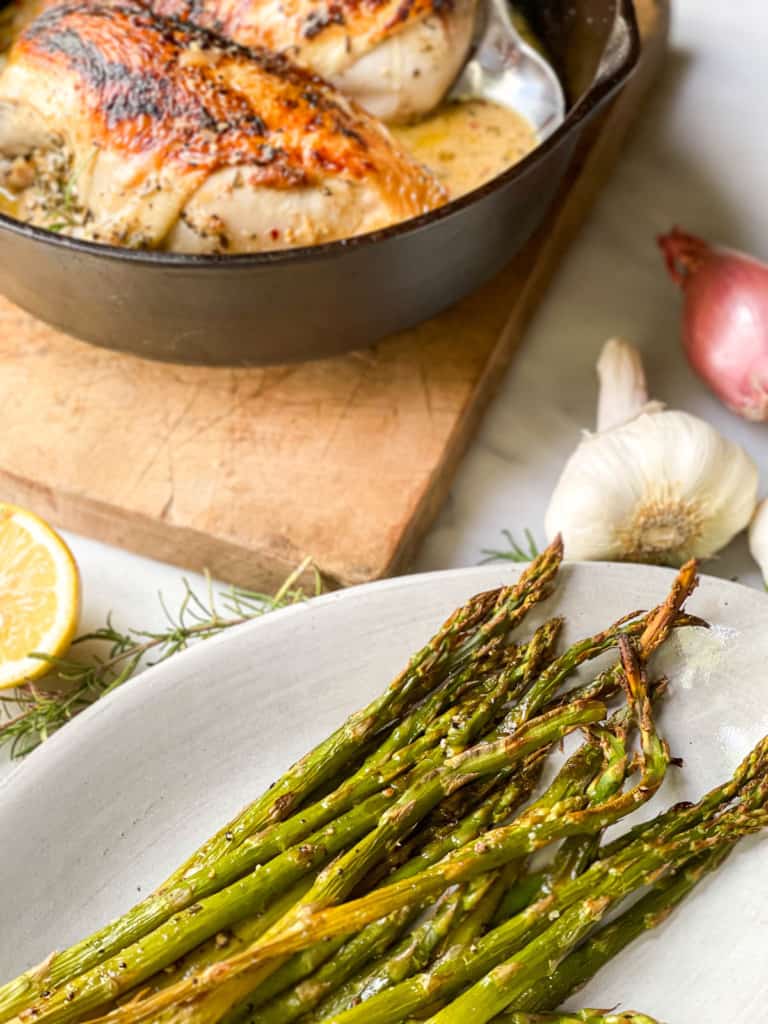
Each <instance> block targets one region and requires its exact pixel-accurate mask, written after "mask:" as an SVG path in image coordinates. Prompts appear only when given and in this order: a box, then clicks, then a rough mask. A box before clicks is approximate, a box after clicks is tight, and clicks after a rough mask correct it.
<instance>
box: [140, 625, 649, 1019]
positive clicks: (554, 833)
mask: <svg viewBox="0 0 768 1024" xmlns="http://www.w3.org/2000/svg"><path fill="white" fill-rule="evenodd" d="M621 651H622V658H623V660H624V663H625V671H626V673H627V683H626V685H627V689H628V694H629V697H630V700H631V701H632V704H633V708H634V713H635V715H636V717H637V719H638V721H639V723H640V730H641V738H642V749H643V769H644V770H643V775H642V777H641V779H640V781H639V782H638V784H637V785H636V786H635V787H633V789H631V790H630V791H629V792H628V793H626V794H620V795H618V796H616V797H614V798H613V799H612V800H608V801H606V803H605V804H603V805H600V806H598V807H593V808H586V809H582V810H568V811H566V813H561V812H562V810H563V805H562V804H560V805H556V806H555V807H549V808H542V807H538V808H537V807H536V805H534V807H533V808H532V809H531V810H530V811H529V812H528V813H527V814H525V815H523V816H522V818H521V819H519V820H518V822H516V823H515V824H513V825H512V826H506V827H502V828H500V829H496V830H494V831H492V832H490V833H488V834H487V835H486V836H485V837H484V838H483V840H482V843H481V845H479V847H478V844H469V846H470V847H471V849H467V848H462V849H461V850H459V851H457V852H456V854H453V855H451V856H449V857H448V858H447V859H446V860H444V861H443V862H441V863H440V864H438V865H435V866H434V867H432V868H428V869H427V870H425V871H424V872H422V873H421V875H419V876H417V878H415V879H413V880H408V881H406V882H398V883H394V884H392V885H390V886H386V887H385V888H384V889H381V890H379V891H378V892H373V893H370V894H369V895H368V896H366V897H363V898H362V899H359V900H356V901H352V902H351V903H347V904H346V905H345V906H344V907H341V908H335V909H334V908H331V909H327V910H318V909H317V908H318V906H328V904H329V903H334V902H337V901H338V900H339V899H341V898H343V896H344V895H345V894H346V893H348V892H349V891H350V889H351V887H352V886H353V885H354V884H355V882H356V881H357V880H358V879H359V877H360V872H361V870H362V868H363V866H365V865H367V863H368V860H369V857H370V855H371V854H372V853H374V852H375V853H377V855H378V852H379V848H380V845H381V842H382V839H383V838H385V837H386V836H388V835H390V834H391V832H392V829H391V826H392V825H393V824H395V826H397V825H400V826H401V827H402V823H403V821H406V822H407V827H410V826H411V824H413V822H414V820H418V817H416V816H417V815H418V814H423V813H424V808H423V803H422V802H421V800H416V801H414V799H413V795H412V794H410V795H409V794H406V796H404V797H403V798H402V799H401V801H400V802H399V806H398V807H395V808H393V811H392V813H391V814H390V815H389V816H388V817H387V816H385V817H386V818H387V821H386V823H385V828H384V830H383V831H379V830H377V833H378V835H377V834H372V836H370V837H368V838H367V839H366V840H363V842H362V843H361V844H360V847H361V848H362V852H361V849H358V848H355V849H354V850H352V851H350V852H349V853H348V854H346V855H345V856H343V857H341V858H340V859H339V860H338V861H336V862H334V864H332V865H331V866H330V867H329V869H328V871H327V872H324V873H321V876H320V877H319V879H318V881H317V882H316V884H315V886H314V887H313V889H312V890H311V891H310V893H309V894H308V896H307V897H306V898H305V901H302V903H301V904H300V905H299V906H298V907H297V908H295V909H294V910H293V911H292V912H291V914H290V915H289V918H288V919H287V920H285V921H283V922H280V924H279V925H278V926H276V928H279V929H280V931H279V933H278V934H277V936H273V934H272V932H270V933H268V935H267V936H265V937H264V939H263V940H262V941H261V942H259V943H256V944H255V945H254V946H253V947H251V949H250V950H248V951H246V952H244V953H242V954H240V955H239V956H235V957H233V958H231V959H230V960H229V961H226V962H224V963H222V964H220V965H218V969H217V972H216V977H217V979H219V980H222V979H224V978H225V977H226V976H230V977H233V978H237V977H238V976H241V975H242V977H239V980H238V981H237V983H233V984H232V985H231V988H230V991H228V992H222V991H221V988H219V989H218V991H217V993H216V996H215V998H213V999H212V1000H211V1005H210V1007H209V1008H207V1009H206V1010H205V1011H201V1014H200V1016H199V1017H198V1018H196V1019H199V1020H209V1019H213V1020H215V1019H218V1018H217V1016H216V1014H218V1015H219V1016H221V1015H222V1014H223V1013H224V1012H226V1010H228V1009H229V1008H230V1007H231V1006H232V1005H235V1003H236V1002H238V1001H239V1000H240V999H242V998H244V997H245V996H246V995H247V994H248V992H249V991H251V990H252V989H253V987H255V984H256V983H257V982H258V981H260V980H261V979H262V978H263V977H264V976H265V973H264V972H263V971H262V972H261V973H259V971H258V970H257V969H256V968H257V965H258V966H259V967H261V965H263V964H264V963H265V962H267V961H269V960H270V959H274V958H276V957H280V956H283V955H284V954H287V953H291V952H294V951H295V950H298V949H301V948H304V947H305V946H307V945H310V944H311V943H312V942H313V941H315V940H316V939H320V938H325V937H331V936H333V935H338V934H345V933H346V934H349V933H350V932H352V931H357V930H358V929H359V928H360V927H363V926H364V925H366V924H368V923H370V922H371V921H373V920H375V919H377V918H379V917H383V916H385V915H386V914H388V913H390V912H392V911H395V910H398V909H400V908H401V907H404V906H407V905H409V903H413V902H414V901H416V902H419V901H420V900H421V899H422V898H426V897H427V896H429V895H430V894H431V893H436V892H439V891H441V890H442V889H444V888H446V887H447V886H448V885H450V884H452V883H453V882H458V881H462V880H464V879H465V878H470V877H474V876H475V875H477V874H482V873H484V871H486V870H492V869H494V868H497V867H500V866H501V865H503V864H504V863H507V862H508V861H509V860H512V859H516V858H519V857H521V856H523V855H524V854H525V853H528V852H532V851H533V850H534V849H537V848H539V847H540V846H542V845H546V844H547V843H549V842H551V841H552V840H553V839H555V838H560V837H562V836H565V835H569V834H579V833H582V832H592V831H600V830H601V829H603V828H605V827H606V826H607V825H608V824H610V823H611V822H613V821H615V820H617V819H618V818H620V817H622V816H623V815H624V814H626V813H627V812H628V811H630V810H632V809H634V808H635V807H636V806H638V804H639V803H641V802H642V801H643V800H645V799H648V798H649V797H650V796H651V795H652V793H653V792H655V790H656V788H658V785H659V784H660V782H661V779H662V778H663V774H664V770H665V768H666V764H667V761H668V754H667V751H666V747H665V745H664V743H663V742H662V741H661V740H659V738H658V737H657V735H656V733H655V728H654V726H653V720H652V716H651V713H650V700H649V698H648V695H647V690H646V687H645V680H644V676H643V675H642V673H641V672H639V669H638V666H637V660H636V658H635V656H634V654H633V652H632V648H631V646H630V644H629V641H628V640H626V638H625V639H624V640H623V641H622V642H621ZM603 711H604V708H603V709H600V710H599V711H598V716H599V717H602V713H603ZM538 721H544V722H549V721H551V719H550V718H549V716H547V715H545V716H542V718H541V719H539V720H534V722H533V723H531V724H532V725H534V726H535V728H534V732H536V731H539V730H540V726H537V725H536V723H537V722H538ZM526 729H529V727H525V729H523V730H521V731H520V733H519V734H518V735H520V734H521V733H522V734H525V733H526ZM511 739H512V740H513V743H515V744H516V745H517V746H518V747H519V745H520V743H521V740H520V739H517V740H515V738H514V737H512V738H511ZM538 745H539V746H541V745H542V744H541V741H539V743H538ZM478 750H480V751H481V752H482V753H481V754H480V755H479V756H480V757H481V758H482V757H486V758H488V757H490V761H487V763H488V764H491V763H495V764H498V761H494V759H495V758H498V756H499V753H500V751H499V749H498V744H496V745H494V744H488V745H481V747H479V748H475V751H470V752H468V754H465V755H462V756H461V757H460V758H456V759H454V761H453V762H449V765H451V766H452V768H450V769H448V770H449V772H450V771H451V770H453V769H454V768H455V767H456V766H455V762H459V765H458V770H459V773H460V774H461V775H462V776H463V777H465V776H466V773H467V772H468V771H469V770H470V765H471V763H472V761H471V759H473V758H476V757H477V756H478V755H477V753H476V751H478ZM448 778H449V776H445V775H443V776H442V777H440V775H439V773H438V776H437V778H433V779H430V780H428V782H427V784H426V786H427V788H426V789H424V790H423V793H424V794H428V793H429V792H430V791H431V792H432V793H433V794H434V800H435V801H436V800H437V799H439V793H443V794H444V793H445V792H448V791H449V789H448V788H446V787H445V786H444V785H443V783H444V782H445V781H446V780H447V779H448ZM465 781H466V778H465ZM580 803H581V802H580V801H579V804H580ZM400 808H403V810H400ZM395 831H397V827H396V828H395ZM273 931H274V930H273ZM307 939H308V940H309V941H305V940H307ZM250 968H254V970H253V971H252V970H251V969H250ZM267 973H268V972H267ZM195 980H196V981H197V983H198V985H197V988H196V991H195V993H194V995H195V1002H197V1003H198V1004H199V1003H200V1002H201V998H202V996H203V994H204V992H208V991H212V990H213V989H216V988H217V986H216V984H215V983H213V981H212V979H211V978H208V979H207V980H206V978H205V975H204V976H203V977H201V978H199V979H195ZM175 994H176V995H177V996H178V997H180V998H181V999H184V998H185V989H184V986H178V987H177V992H176V993H175ZM161 995H165V996H166V997H167V998H166V1000H164V1001H163V1000H162V999H161V997H157V998H156V999H154V1000H148V1001H147V1005H146V1006H145V1011H146V1012H154V1006H156V1007H157V1010H158V1012H159V1010H160V1008H161V1006H162V1007H166V1006H171V1005H172V1001H173V996H174V993H173V991H172V990H169V991H168V993H165V994H161ZM158 1000H159V1001H158ZM150 1004H154V1006H150ZM214 1004H215V1005H214ZM222 1008H223V1009H222Z"/></svg>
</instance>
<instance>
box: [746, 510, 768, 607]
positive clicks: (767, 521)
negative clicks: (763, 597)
mask: <svg viewBox="0 0 768 1024" xmlns="http://www.w3.org/2000/svg"><path fill="white" fill-rule="evenodd" d="M749 550H750V551H751V552H752V557H753V558H754V560H755V561H756V562H757V564H758V565H759V566H760V571H761V572H762V574H763V579H764V580H765V585H766V587H768V498H764V499H763V500H762V501H761V502H760V504H759V505H758V506H757V509H756V511H755V514H754V516H753V517H752V522H751V523H750V525H749Z"/></svg>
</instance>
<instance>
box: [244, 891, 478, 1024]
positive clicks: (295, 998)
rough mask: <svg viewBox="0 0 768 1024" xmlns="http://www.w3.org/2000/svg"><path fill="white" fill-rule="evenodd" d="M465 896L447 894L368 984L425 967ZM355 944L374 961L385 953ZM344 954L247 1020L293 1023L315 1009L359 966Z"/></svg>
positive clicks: (390, 981)
mask: <svg viewBox="0 0 768 1024" xmlns="http://www.w3.org/2000/svg"><path fill="white" fill-rule="evenodd" d="M462 896H463V894H462V892H461V890H460V889H458V890H454V891H453V892H450V893H447V894H444V895H443V896H442V897H441V900H440V901H438V905H437V908H436V910H435V912H434V914H433V915H432V916H431V917H429V918H428V919H427V920H425V921H424V922H422V923H421V924H420V925H419V926H418V927H417V928H415V929H414V930H413V931H412V932H411V934H410V935H407V936H406V937H405V938H404V939H403V941H402V942H401V943H400V944H399V945H398V946H397V948H396V949H395V950H394V951H393V952H392V953H389V954H387V956H386V958H385V959H384V961H383V964H382V965H381V966H379V967H378V969H377V970H375V971H373V972H371V977H370V980H369V984H371V985H376V986H380V987H382V988H384V987H386V985H387V984H394V983H395V982H396V981H399V980H401V978H402V977H407V976H408V974H410V973H412V972H413V971H417V970H420V969H421V968H422V967H424V966H426V964H427V963H428V962H429V959H430V957H431V954H432V952H433V951H434V949H435V948H436V947H437V946H438V945H439V943H440V942H441V941H442V940H443V939H444V938H445V936H446V935H447V933H448V931H449V929H450V927H451V924H452V923H453V921H454V920H455V918H456V915H457V913H458V911H459V909H460V907H461V903H462ZM353 943H355V940H354V939H353V940H351V942H350V943H347V946H346V947H345V948H346V949H347V950H349V949H350V947H352V945H353ZM355 945H356V947H357V949H356V951H357V952H358V953H359V954H362V957H364V958H365V959H366V960H367V959H369V958H371V957H373V958H374V959H375V958H376V957H377V956H378V955H379V954H381V953H383V952H384V950H383V949H382V948H381V947H377V946H373V947H372V946H370V945H368V946H367V948H366V949H363V948H362V946H361V944H360V943H357V944H355ZM343 953H344V948H343V949H342V951H341V955H339V956H337V957H335V958H334V959H333V960H332V961H331V962H329V963H327V964H326V965H325V966H324V967H323V968H321V969H320V970H319V971H317V972H316V973H315V974H313V975H312V977H310V978H308V979H307V980H306V981H304V982H303V983H302V984H299V985H297V986H296V987H295V988H293V989H290V990H288V991H286V992H284V993H283V995H281V996H280V997H278V998H277V999H275V1000H273V1001H272V1002H271V1003H269V1004H267V1005H266V1006H264V1007H262V1008H261V1009H260V1010H257V1011H256V1013H255V1014H254V1015H253V1016H251V1017H250V1018H248V1020H249V1022H250V1024H290V1022H291V1021H294V1020H296V1019H297V1018H298V1017H300V1016H301V1015H302V1014H305V1013H308V1012H309V1011H310V1010H312V1008H313V1007H314V1006H316V1005H317V1004H318V1003H319V1002H320V1001H321V1000H322V999H323V998H324V997H325V996H327V995H328V994H329V993H333V992H334V990H335V989H336V988H337V986H338V985H339V984H340V983H341V982H343V981H345V980H346V979H347V978H349V977H350V975H351V974H352V973H353V972H354V971H355V969H356V968H357V967H358V966H359V963H360V960H361V956H360V955H358V956H356V957H355V956H352V957H350V956H349V955H347V956H346V957H345V956H344V955H343Z"/></svg>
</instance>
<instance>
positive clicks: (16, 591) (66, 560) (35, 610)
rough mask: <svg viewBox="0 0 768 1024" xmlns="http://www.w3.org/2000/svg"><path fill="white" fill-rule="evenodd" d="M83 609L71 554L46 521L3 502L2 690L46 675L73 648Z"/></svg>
mask: <svg viewBox="0 0 768 1024" xmlns="http://www.w3.org/2000/svg"><path fill="white" fill-rule="evenodd" d="M79 610H80V579H79V576H78V572H77V565H76V564H75V560H74V558H73V557H72V552H71V551H70V550H69V548H68V547H67V545H66V544H65V543H64V541H63V540H62V539H61V537H60V536H59V535H58V534H57V533H56V532H55V530H53V529H52V528H51V527H50V526H49V525H48V524H47V523H46V522H44V521H43V520H42V519H40V518H39V516H36V515H34V513H32V512H28V511H27V510H26V509H23V508H18V507H17V506H16V505H7V504H5V503H3V502H0V689H5V688H7V687H9V686H19V685H21V684H22V683H24V682H26V681H27V680H29V679H35V678H36V677H37V676H41V675H43V674H44V673H45V672H46V671H47V670H48V668H49V666H48V664H47V663H46V661H45V660H44V659H40V658H30V656H29V655H30V654H31V653H32V652H33V651H36V652H39V653H42V654H49V655H52V656H54V657H56V656H59V655H62V654H63V653H64V652H65V651H66V649H67V648H68V647H69V645H70V643H71V641H72V637H73V636H74V634H75V629H76V628H77V618H78V613H79Z"/></svg>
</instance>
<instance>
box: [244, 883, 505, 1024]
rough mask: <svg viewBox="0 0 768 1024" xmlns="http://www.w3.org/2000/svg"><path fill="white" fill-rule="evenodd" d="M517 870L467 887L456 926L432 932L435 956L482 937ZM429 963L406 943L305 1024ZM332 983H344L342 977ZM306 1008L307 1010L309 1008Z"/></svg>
mask: <svg viewBox="0 0 768 1024" xmlns="http://www.w3.org/2000/svg"><path fill="white" fill-rule="evenodd" d="M518 870H519V865H516V864H512V865H507V867H506V868H504V869H502V870H501V871H498V872H489V874H488V875H481V876H480V877H479V878H475V879H473V880H472V881H471V882H469V883H468V885H467V892H466V894H465V895H464V896H463V899H462V905H461V913H460V914H459V915H457V920H456V921H455V923H454V922H451V925H450V928H449V929H448V930H447V932H446V933H445V934H443V935H442V936H438V935H436V934H435V932H434V930H430V932H429V935H430V937H436V938H439V939H440V942H439V949H438V950H437V953H436V955H437V954H439V953H440V951H441V950H443V951H445V950H446V949H450V948H457V949H458V948H461V947H464V946H468V945H470V944H471V943H472V942H474V941H475V939H477V938H478V937H479V935H480V934H481V933H482V931H483V930H484V927H485V925H486V924H487V922H488V921H489V920H490V919H491V917H492V916H493V913H494V911H495V909H496V906H497V905H498V902H499V900H500V899H501V896H502V894H503V892H504V889H505V887H506V886H507V885H509V884H510V883H511V881H512V880H513V879H514V877H516V874H517V872H518ZM361 934H363V933H361ZM353 941H354V940H353ZM415 951H416V953H417V954H419V953H421V952H422V951H424V952H426V953H427V954H430V955H431V954H432V953H435V948H432V946H431V944H430V946H429V947H428V948H426V949H425V948H424V946H423V945H422V944H420V943H419V942H418V939H417V942H416V945H415ZM427 963H428V959H427V958H426V957H424V956H421V955H416V956H414V955H412V952H411V945H410V943H409V940H404V941H403V942H402V943H401V945H400V946H399V947H398V948H397V949H396V950H395V951H394V953H392V954H389V953H388V954H386V955H385V956H384V957H382V958H381V959H380V960H379V962H377V963H374V964H372V965H371V966H369V967H368V968H366V969H364V970H362V971H360V972H359V973H358V974H357V975H356V976H355V977H354V978H351V979H350V980H349V981H348V982H347V983H346V984H342V985H341V986H340V987H339V988H335V986H334V988H335V990H334V991H332V992H331V994H330V995H328V996H327V997H326V998H325V999H324V1000H323V1001H322V1002H321V1003H319V1005H317V1006H316V1007H315V1009H314V1010H313V1012H311V1013H307V1014H306V1015H305V1016H303V1017H302V1024H316V1022H319V1021H323V1020H325V1019H326V1018H327V1017H333V1016H335V1015H336V1014H338V1013H341V1012H342V1011H343V1010H346V1009H349V1008H350V1007H352V1006H355V1005H357V1004H358V1003H360V1002H363V1001H364V1000H366V999H368V998H370V997H371V996H373V995H375V994H376V993H378V992H381V991H383V990H384V989H385V988H388V987H389V986H391V985H395V984H398V983H399V982H401V981H404V980H405V979H406V978H408V977H410V976H411V975H412V974H415V973H416V972H417V971H419V970H421V968H422V967H424V966H426V964H427ZM333 980H335V981H338V980H341V976H339V977H338V979H336V978H334V979H333ZM304 1005H305V1006H306V1004H304ZM251 1024H263V1022H261V1020H260V1018H255V1019H253V1020H252V1021H251Z"/></svg>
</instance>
